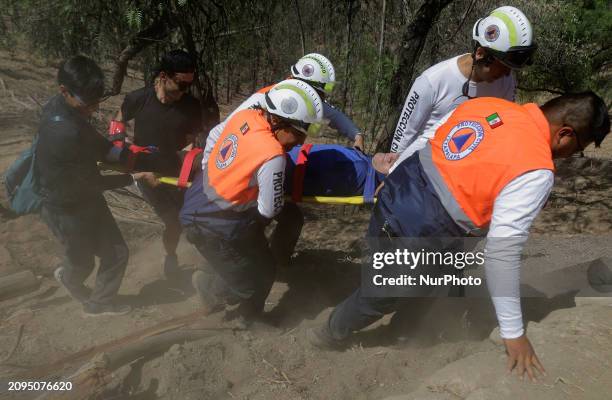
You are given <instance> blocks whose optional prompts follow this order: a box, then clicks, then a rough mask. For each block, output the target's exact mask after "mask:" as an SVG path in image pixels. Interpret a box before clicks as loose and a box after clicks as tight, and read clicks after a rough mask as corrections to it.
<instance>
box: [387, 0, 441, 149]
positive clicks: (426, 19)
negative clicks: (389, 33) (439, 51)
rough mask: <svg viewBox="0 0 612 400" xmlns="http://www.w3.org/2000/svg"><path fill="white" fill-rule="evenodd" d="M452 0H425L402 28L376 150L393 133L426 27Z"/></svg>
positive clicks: (389, 139) (419, 52) (391, 138)
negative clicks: (397, 62) (385, 115)
mask: <svg viewBox="0 0 612 400" xmlns="http://www.w3.org/2000/svg"><path fill="white" fill-rule="evenodd" d="M451 2H452V0H426V1H425V2H424V3H423V5H422V6H421V7H420V8H419V9H418V10H417V12H416V14H415V16H414V19H413V20H412V21H411V22H410V23H409V24H408V26H407V27H406V29H405V30H404V35H403V37H402V40H401V43H400V49H399V64H398V67H397V69H396V71H395V74H394V75H393V78H392V79H391V89H390V96H389V110H390V111H391V112H390V113H389V118H388V119H387V123H386V124H385V129H384V131H383V134H382V135H381V137H380V138H379V140H378V142H377V145H376V151H389V148H390V146H391V141H392V140H393V133H394V131H395V125H396V124H397V119H398V117H399V113H400V112H401V107H402V105H403V103H404V99H405V97H406V95H407V93H408V91H409V90H410V86H411V84H412V81H413V79H412V78H413V74H414V68H415V66H416V64H417V62H418V60H419V57H420V55H421V52H422V51H423V46H424V45H425V41H426V40H427V34H428V33H429V29H431V27H432V26H433V25H434V23H435V22H436V20H437V18H438V16H439V15H440V12H442V10H443V9H444V7H446V6H447V5H448V4H450V3H451Z"/></svg>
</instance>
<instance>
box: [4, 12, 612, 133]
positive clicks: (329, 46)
mask: <svg viewBox="0 0 612 400" xmlns="http://www.w3.org/2000/svg"><path fill="white" fill-rule="evenodd" d="M386 2H387V4H386V7H387V12H386V21H385V29H384V37H385V41H384V42H385V46H384V49H383V52H382V57H381V58H380V60H379V56H378V43H379V40H380V35H381V25H380V24H381V15H380V11H381V9H382V0H355V2H353V3H350V2H348V1H342V2H329V1H323V0H314V1H305V0H302V1H299V7H300V14H301V19H302V25H303V27H304V31H305V32H304V33H305V38H306V52H312V51H317V52H321V53H323V54H325V55H326V56H328V57H329V58H330V59H331V60H332V61H333V63H334V66H335V67H336V73H337V79H338V80H339V81H340V82H341V84H340V86H339V87H338V89H337V90H336V91H335V93H334V96H333V97H332V99H331V100H332V102H336V103H342V102H343V101H344V100H345V99H344V98H343V89H344V87H346V88H347V89H348V96H347V99H346V101H347V103H346V104H347V107H348V108H349V110H348V111H349V113H351V115H353V116H354V117H355V118H356V120H357V121H358V123H359V124H360V126H362V127H364V128H365V127H367V128H368V129H370V128H372V127H376V126H379V125H380V122H381V121H380V120H381V119H384V118H385V117H386V116H387V115H390V112H389V110H387V109H386V107H387V104H388V103H389V101H388V100H389V88H390V82H391V79H392V77H393V75H394V73H395V72H396V69H397V66H398V60H397V54H398V53H399V49H398V46H399V44H400V39H401V37H402V34H403V33H404V28H405V26H406V24H408V23H409V22H410V21H411V19H412V18H413V16H414V13H415V12H416V10H417V9H418V8H419V7H420V5H421V4H422V1H411V2H406V1H400V0H387V1H386ZM349 4H353V7H352V8H351V10H353V14H352V20H351V22H352V25H351V27H350V29H351V33H352V34H351V42H350V43H347V33H348V28H349V27H348V11H349V7H348V5H349ZM513 5H515V6H517V7H519V8H521V9H522V10H523V11H524V12H525V13H526V14H527V16H528V17H529V18H530V19H531V21H532V23H533V25H534V29H535V32H536V41H537V43H538V45H539V49H538V52H537V55H536V59H535V64H534V65H533V66H531V67H529V68H527V69H525V70H524V71H521V72H520V73H519V74H518V79H519V85H520V87H522V88H525V89H527V90H533V89H538V90H545V91H546V90H549V91H550V90H552V91H562V92H564V91H576V90H584V89H593V90H595V91H596V92H598V93H600V94H604V95H606V96H608V99H609V98H610V95H611V92H612V88H611V87H610V85H611V83H610V81H611V80H610V59H611V58H612V54H611V52H612V44H611V37H612V35H610V32H612V9H611V8H610V6H609V4H608V0H516V1H515V2H514V3H513ZM0 6H1V7H2V9H3V11H4V14H5V15H3V17H2V18H0V35H1V37H2V41H3V42H4V43H5V44H7V45H10V43H14V42H15V40H14V39H16V38H21V39H25V40H26V41H27V42H28V43H29V44H30V45H31V46H32V47H33V48H34V49H35V50H37V51H39V52H40V53H41V54H43V55H44V56H46V57H56V58H57V57H62V58H63V57H68V56H70V55H72V54H75V53H85V54H89V55H91V56H93V57H94V58H95V59H97V60H112V59H114V58H115V57H117V55H118V54H119V53H120V52H121V51H122V50H123V49H124V48H125V47H126V46H127V44H128V43H129V41H130V39H132V38H134V37H136V35H137V34H138V33H139V32H142V31H143V30H145V29H147V28H148V27H150V26H151V24H152V23H153V22H155V21H160V20H161V21H163V22H164V23H165V24H167V26H168V34H167V35H166V37H163V38H161V40H160V39H159V38H157V39H151V45H150V46H149V47H147V48H146V50H144V51H142V52H140V53H139V54H138V56H137V57H136V58H135V59H134V60H132V61H131V64H130V65H131V67H137V68H140V69H142V70H143V71H144V72H145V73H146V72H147V71H150V70H151V68H152V67H153V64H154V63H155V60H156V59H158V58H159V56H160V55H161V54H162V53H163V52H165V51H167V50H169V49H172V48H187V47H188V46H189V43H188V41H186V38H188V37H190V39H191V43H192V46H193V47H194V48H195V51H196V52H197V54H198V56H199V60H198V61H199V69H200V70H201V71H203V72H206V73H207V74H208V76H209V77H210V78H211V85H212V87H213V92H214V93H215V96H216V98H217V99H220V100H222V101H225V100H226V98H227V99H228V100H231V99H232V98H233V97H234V96H235V95H236V94H240V95H247V94H249V93H251V92H252V91H253V90H255V89H258V88H260V87H263V86H265V85H268V84H270V83H273V82H275V81H278V80H280V79H283V78H284V77H286V76H287V74H288V69H289V66H290V65H291V64H292V63H294V62H295V60H296V59H297V58H299V57H300V56H301V55H302V54H301V45H300V33H299V25H298V20H297V18H298V17H297V13H296V10H295V6H294V2H287V1H285V2H281V1H278V0H270V1H258V0H226V1H211V0H117V1H99V0H51V1H50V0H0ZM497 6H499V2H498V1H497V0H479V1H473V0H455V1H454V2H452V3H451V4H450V5H449V6H448V7H447V8H446V9H445V10H444V11H443V13H442V14H441V15H440V18H439V20H438V21H437V22H436V23H435V24H433V26H432V27H431V29H430V31H429V37H428V40H427V43H426V44H425V48H424V51H423V53H422V55H421V57H420V59H419V60H418V62H417V70H416V71H417V73H420V72H422V71H423V70H424V69H426V68H427V67H429V66H431V65H432V64H434V63H436V62H439V61H441V60H443V59H447V58H449V57H452V56H455V55H457V54H461V53H465V52H468V51H470V43H471V33H470V32H471V29H472V26H473V23H474V21H475V20H476V19H477V18H480V17H482V16H484V15H486V13H488V12H490V11H491V10H492V9H494V8H495V7H497ZM347 63H348V68H347ZM406 90H407V88H406ZM530 93H532V92H530V91H524V92H522V94H523V96H522V98H523V99H526V96H525V94H527V95H529V94H530ZM537 93H539V92H537ZM608 101H610V100H608Z"/></svg>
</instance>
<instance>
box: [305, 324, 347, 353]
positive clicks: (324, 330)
mask: <svg viewBox="0 0 612 400" xmlns="http://www.w3.org/2000/svg"><path fill="white" fill-rule="evenodd" d="M306 338H307V339H308V342H310V344H311V345H312V346H313V347H316V348H318V349H321V350H336V351H340V350H343V349H344V347H346V341H345V340H338V339H335V338H334V337H333V336H332V334H331V332H330V331H329V328H328V327H327V323H325V324H324V325H321V326H318V327H316V328H310V329H308V330H307V331H306Z"/></svg>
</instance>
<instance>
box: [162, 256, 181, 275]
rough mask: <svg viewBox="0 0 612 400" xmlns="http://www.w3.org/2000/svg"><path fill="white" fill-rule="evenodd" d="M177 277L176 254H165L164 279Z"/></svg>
mask: <svg viewBox="0 0 612 400" xmlns="http://www.w3.org/2000/svg"><path fill="white" fill-rule="evenodd" d="M178 275H179V264H178V257H177V256H176V254H166V257H165V258H164V276H165V277H166V279H176V278H177V277H178Z"/></svg>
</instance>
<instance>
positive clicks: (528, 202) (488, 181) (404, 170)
mask: <svg viewBox="0 0 612 400" xmlns="http://www.w3.org/2000/svg"><path fill="white" fill-rule="evenodd" d="M609 130H610V119H609V116H608V111H607V107H606V105H605V104H604V102H603V100H602V99H601V98H599V97H598V96H597V95H595V94H594V93H592V92H587V93H581V94H567V95H563V96H560V97H557V98H554V99H552V100H550V101H548V102H547V103H545V104H544V105H542V106H540V107H538V106H537V105H536V104H533V103H530V104H526V105H523V106H521V105H518V104H515V103H512V102H509V101H507V100H503V99H496V98H490V97H489V98H487V97H485V98H478V99H474V100H470V101H468V102H465V103H464V104H462V105H460V106H459V107H458V108H457V109H456V110H455V111H454V112H453V113H451V114H450V115H449V116H447V117H446V118H445V119H443V120H442V121H440V126H439V128H438V129H437V130H436V131H435V133H434V134H433V135H432V139H430V140H429V142H428V143H427V145H426V146H425V148H423V149H422V150H420V151H418V152H416V153H414V154H412V155H405V156H404V155H402V157H400V159H398V161H397V163H396V164H395V165H394V167H393V168H392V170H391V173H390V174H389V176H388V177H387V178H386V179H385V181H384V184H383V187H382V189H381V191H380V192H379V195H378V202H377V203H376V206H375V208H374V211H373V214H372V218H371V220H370V226H369V229H368V236H369V237H370V238H374V239H375V240H374V241H373V243H376V241H379V243H381V244H385V243H390V242H391V240H389V239H388V238H393V237H398V238H402V237H403V238H422V237H437V238H440V237H467V236H475V235H484V232H485V231H486V230H487V229H488V234H487V243H486V250H485V256H484V260H485V261H484V264H485V271H486V277H487V285H488V288H489V292H490V294H491V296H492V299H493V304H494V306H495V311H496V313H497V318H498V322H499V326H500V333H501V337H502V338H503V340H504V343H505V346H506V350H507V353H508V366H509V370H511V369H512V368H516V369H517V371H518V373H519V375H521V376H523V374H524V372H525V371H526V372H527V374H528V375H529V377H530V378H532V379H533V378H534V377H535V375H536V370H539V371H540V372H543V367H542V365H541V363H540V361H539V360H538V358H537V356H536V354H535V352H534V350H533V348H532V346H531V344H530V342H529V340H528V339H527V337H526V335H525V330H524V328H523V320H522V314H521V306H520V288H519V283H520V282H519V270H520V259H521V252H522V248H523V245H524V243H525V242H526V240H527V236H528V232H529V228H530V225H531V223H532V222H533V220H534V219H535V217H536V216H537V215H538V213H539V212H540V210H541V208H542V207H543V205H544V203H545V202H546V199H547V197H548V195H549V193H550V191H551V188H552V186H553V183H554V165H553V159H554V158H566V157H569V156H571V155H572V154H574V153H577V152H581V151H583V150H584V148H585V147H586V146H588V145H590V144H591V143H595V146H599V145H600V144H601V142H602V141H603V140H604V138H605V137H606V135H607V134H608V132H609ZM370 250H371V251H377V250H376V249H370ZM363 285H364V283H363V282H362V287H361V288H360V289H358V290H357V291H356V292H354V293H353V294H352V295H351V296H350V297H348V298H347V299H346V300H344V301H343V302H342V303H340V304H339V305H338V306H337V307H336V308H335V309H334V310H333V312H332V313H331V315H330V317H329V319H328V320H327V322H326V323H325V324H324V325H323V326H321V327H319V328H317V329H314V330H311V331H309V338H310V341H311V343H313V344H314V345H315V346H319V347H323V348H338V347H340V346H341V345H342V344H343V343H345V340H346V339H347V338H348V337H349V335H350V334H351V333H352V332H353V331H358V330H360V329H363V328H365V327H366V326H368V325H370V324H371V323H373V322H374V321H376V320H378V319H380V318H381V317H382V316H383V315H384V314H386V313H389V312H392V311H393V310H394V309H395V306H396V300H397V298H393V297H384V296H377V297H366V296H365V295H364V294H363V290H364V286H363ZM426 289H428V288H426V287H410V286H406V287H405V288H402V290H403V292H402V293H403V294H405V296H407V297H410V296H413V294H414V293H416V291H418V290H420V291H422V290H426ZM432 289H433V288H429V290H432ZM421 295H422V293H421Z"/></svg>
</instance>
